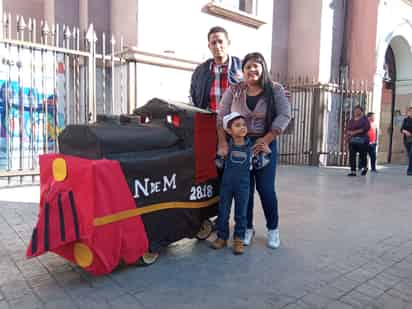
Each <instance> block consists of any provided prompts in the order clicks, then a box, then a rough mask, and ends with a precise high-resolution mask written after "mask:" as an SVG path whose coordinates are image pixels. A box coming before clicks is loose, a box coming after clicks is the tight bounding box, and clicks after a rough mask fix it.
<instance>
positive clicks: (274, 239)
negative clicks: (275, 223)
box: [267, 229, 280, 249]
mask: <svg viewBox="0 0 412 309" xmlns="http://www.w3.org/2000/svg"><path fill="white" fill-rule="evenodd" d="M267 245H268V247H269V248H271V249H277V248H279V246H280V238H279V229H276V230H268V242H267Z"/></svg>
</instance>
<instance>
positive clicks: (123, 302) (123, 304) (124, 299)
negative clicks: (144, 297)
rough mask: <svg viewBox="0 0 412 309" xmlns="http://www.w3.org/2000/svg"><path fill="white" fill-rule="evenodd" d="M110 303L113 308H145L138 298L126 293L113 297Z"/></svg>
mask: <svg viewBox="0 0 412 309" xmlns="http://www.w3.org/2000/svg"><path fill="white" fill-rule="evenodd" d="M108 304H109V305H110V306H111V307H112V308H116V309H117V308H118V309H129V308H136V309H140V308H142V309H143V308H144V307H143V306H142V305H141V304H139V302H138V300H137V299H136V298H134V297H133V296H131V295H129V294H125V295H122V296H119V297H116V298H112V299H110V300H109V301H108Z"/></svg>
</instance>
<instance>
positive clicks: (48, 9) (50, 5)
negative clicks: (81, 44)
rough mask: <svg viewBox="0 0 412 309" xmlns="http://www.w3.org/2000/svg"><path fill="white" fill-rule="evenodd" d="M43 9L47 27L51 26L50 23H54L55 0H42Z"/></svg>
mask: <svg viewBox="0 0 412 309" xmlns="http://www.w3.org/2000/svg"><path fill="white" fill-rule="evenodd" d="M43 10H44V19H45V21H47V23H48V24H49V27H51V25H53V24H55V23H56V8H55V0H44V3H43Z"/></svg>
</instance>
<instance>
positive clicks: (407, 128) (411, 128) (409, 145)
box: [401, 106, 412, 176]
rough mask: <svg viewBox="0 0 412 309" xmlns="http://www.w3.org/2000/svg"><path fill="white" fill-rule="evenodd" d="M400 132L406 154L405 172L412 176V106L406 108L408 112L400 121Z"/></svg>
mask: <svg viewBox="0 0 412 309" xmlns="http://www.w3.org/2000/svg"><path fill="white" fill-rule="evenodd" d="M401 133H402V134H403V143H404V145H405V148H406V154H407V156H408V169H407V170H406V174H407V175H408V176H412V106H410V107H409V108H408V114H407V116H406V118H405V119H404V120H403V122H402V127H401Z"/></svg>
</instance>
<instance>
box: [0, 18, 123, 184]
mask: <svg viewBox="0 0 412 309" xmlns="http://www.w3.org/2000/svg"><path fill="white" fill-rule="evenodd" d="M1 26H2V31H0V58H1V59H0V179H7V182H8V183H10V180H11V179H12V178H17V179H18V180H19V182H20V183H21V182H23V181H24V177H29V179H31V180H33V179H34V177H35V175H37V174H38V156H39V155H40V154H43V153H47V152H55V151H58V143H57V136H58V134H59V132H60V131H61V130H62V129H63V128H64V127H65V126H66V125H67V124H76V123H87V122H89V121H93V120H95V118H96V114H97V113H115V112H117V113H126V112H129V110H128V104H127V103H126V99H127V98H126V96H127V95H126V89H124V87H123V85H127V82H126V78H127V77H126V74H127V71H126V70H125V67H126V66H127V65H126V63H125V60H123V59H122V58H120V57H119V56H118V55H119V54H120V53H121V51H122V50H123V40H122V39H120V41H119V43H116V40H115V38H114V37H111V38H107V37H106V35H105V34H104V33H103V34H101V35H99V37H98V36H97V34H96V31H95V30H94V28H93V26H92V25H91V26H90V27H89V29H88V31H87V32H86V33H81V31H80V30H79V28H76V27H75V28H72V27H69V26H65V25H63V26H60V25H48V24H47V22H41V23H40V24H38V23H37V21H36V20H34V19H29V20H27V21H25V20H24V18H23V17H16V18H12V16H11V15H10V14H5V15H4V18H3V24H2V25H1ZM97 50H99V53H97ZM113 76H116V78H112V77H113ZM97 102H99V103H98V104H97ZM114 102H116V105H115V104H114Z"/></svg>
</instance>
